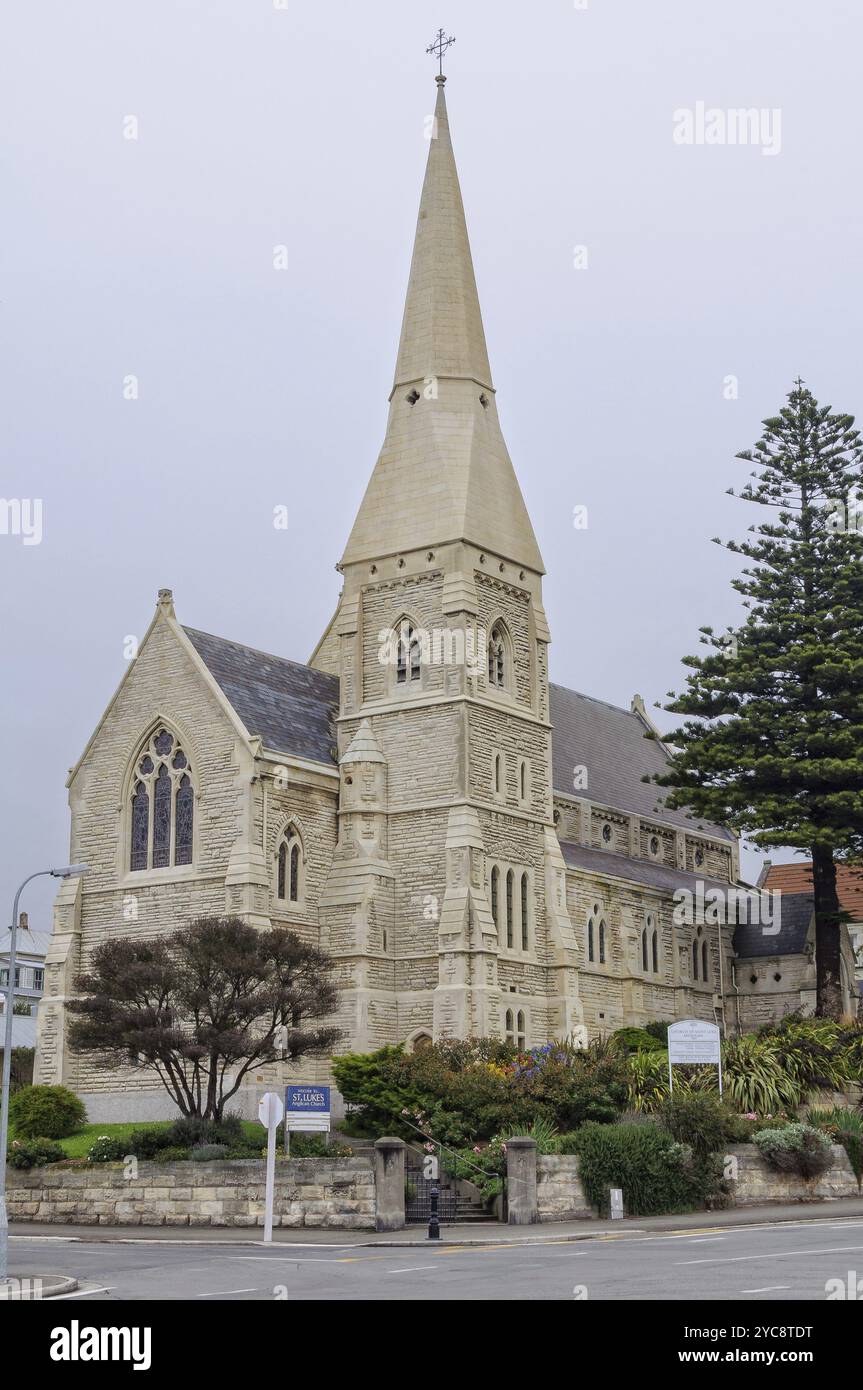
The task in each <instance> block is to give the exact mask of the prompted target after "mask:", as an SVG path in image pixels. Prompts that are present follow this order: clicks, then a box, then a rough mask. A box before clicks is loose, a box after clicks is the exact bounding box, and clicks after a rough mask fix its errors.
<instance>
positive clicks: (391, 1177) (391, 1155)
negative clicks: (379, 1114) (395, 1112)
mask: <svg viewBox="0 0 863 1390" xmlns="http://www.w3.org/2000/svg"><path fill="white" fill-rule="evenodd" d="M404 1224H405V1143H404V1140H403V1139H391V1138H389V1137H385V1138H383V1139H376V1140H375V1230H376V1231H401V1230H403V1229H404Z"/></svg>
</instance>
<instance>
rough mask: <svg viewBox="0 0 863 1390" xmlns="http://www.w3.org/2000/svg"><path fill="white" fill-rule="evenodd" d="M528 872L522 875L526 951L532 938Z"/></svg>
mask: <svg viewBox="0 0 863 1390" xmlns="http://www.w3.org/2000/svg"><path fill="white" fill-rule="evenodd" d="M529 886H530V885H529V884H528V880H527V874H526V873H523V874H522V876H521V949H522V950H523V951H526V950H527V949H528V943H529V940H530V901H529V896H528V888H529Z"/></svg>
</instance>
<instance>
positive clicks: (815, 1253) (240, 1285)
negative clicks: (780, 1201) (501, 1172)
mask: <svg viewBox="0 0 863 1390" xmlns="http://www.w3.org/2000/svg"><path fill="white" fill-rule="evenodd" d="M10 1256H11V1260H10V1263H11V1270H10V1273H12V1274H15V1275H19V1276H21V1275H25V1274H26V1275H31V1276H38V1275H39V1274H40V1273H41V1274H48V1273H53V1274H69V1275H72V1276H74V1277H76V1278H77V1279H78V1280H79V1283H80V1288H79V1290H78V1292H76V1293H73V1294H71V1295H69V1296H68V1299H69V1301H71V1300H77V1301H78V1302H79V1303H84V1304H86V1303H88V1302H99V1301H108V1300H112V1299H141V1300H183V1301H190V1302H194V1301H195V1300H202V1301H224V1302H231V1301H235V1300H248V1301H264V1300H266V1301H270V1300H274V1299H289V1300H291V1301H296V1300H300V1301H302V1300H327V1301H329V1300H365V1299H382V1300H387V1301H390V1300H410V1299H444V1300H466V1301H467V1300H470V1301H480V1300H496V1299H505V1300H515V1299H518V1300H519V1301H524V1300H526V1299H528V1300H549V1299H551V1300H562V1299H563V1300H573V1299H577V1300H582V1299H588V1300H590V1299H601V1300H606V1299H615V1300H630V1299H667V1300H672V1301H673V1300H676V1299H681V1300H683V1299H686V1300H688V1299H704V1300H733V1301H736V1302H754V1301H757V1300H759V1299H764V1300H767V1301H772V1300H774V1299H779V1300H788V1301H795V1300H807V1301H812V1300H814V1301H825V1300H826V1299H827V1291H828V1289H827V1286H828V1281H829V1280H838V1281H841V1282H842V1283H843V1284H844V1285H846V1286H847V1285H848V1282H849V1279H853V1280H854V1281H855V1286H856V1281H857V1280H860V1279H863V1220H861V1219H860V1218H856V1219H855V1218H846V1219H844V1220H843V1219H841V1218H838V1219H835V1220H825V1221H811V1220H810V1221H802V1222H800V1223H796V1224H790V1225H789V1224H783V1225H773V1226H771V1225H758V1226H746V1227H743V1228H739V1229H736V1228H729V1227H727V1226H723V1227H717V1228H714V1229H711V1228H710V1227H709V1226H706V1227H703V1228H701V1229H700V1230H694V1231H685V1232H680V1231H678V1232H667V1233H662V1234H656V1235H648V1234H645V1235H636V1234H634V1233H633V1234H631V1235H629V1234H621V1235H607V1236H596V1237H592V1238H590V1239H588V1240H578V1241H573V1242H562V1241H560V1240H559V1239H558V1240H555V1238H554V1236H553V1235H551V1234H550V1235H549V1237H548V1238H547V1239H545V1238H543V1239H541V1240H536V1239H534V1240H532V1241H531V1242H530V1243H529V1244H524V1245H517V1246H512V1245H501V1244H496V1245H488V1246H483V1247H466V1246H446V1245H442V1246H440V1247H439V1248H435V1247H431V1248H426V1247H417V1246H406V1247H404V1246H403V1247H402V1248H399V1247H385V1246H382V1245H372V1246H359V1245H357V1244H355V1243H352V1244H350V1245H339V1244H338V1243H337V1242H336V1241H335V1240H333V1242H332V1243H324V1242H321V1241H316V1242H315V1243H314V1244H312V1243H310V1244H308V1245H301V1244H299V1243H295V1244H292V1245H291V1246H290V1247H285V1246H281V1247H276V1248H274V1249H264V1248H263V1247H261V1246H254V1245H243V1246H233V1247H232V1246H227V1245H225V1244H223V1243H216V1242H212V1243H206V1242H202V1243H200V1244H192V1243H191V1242H190V1241H180V1242H178V1243H176V1244H172V1243H170V1242H167V1241H166V1242H162V1241H157V1240H152V1239H150V1240H146V1241H142V1242H140V1243H134V1242H130V1243H114V1242H105V1241H101V1242H87V1241H66V1240H62V1239H60V1240H57V1239H36V1240H34V1239H30V1238H21V1237H16V1236H13V1237H12V1239H11V1241H10ZM857 1271H859V1274H858V1273H857ZM833 1287H835V1286H833ZM57 1301H59V1300H57Z"/></svg>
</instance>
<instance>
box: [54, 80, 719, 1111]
mask: <svg viewBox="0 0 863 1390" xmlns="http://www.w3.org/2000/svg"><path fill="white" fill-rule="evenodd" d="M437 81H438V99H437V110H436V121H437V125H436V134H435V138H434V139H432V141H431V143H430V151H429V158H428V167H427V170H426V176H425V183H424V187H423V192H422V198H421V203H420V213H419V219H418V223H417V232H416V242H415V246H414V254H413V262H412V265H411V272H410V281H409V285H408V291H407V302H406V305H405V312H404V319H403V324H402V332H401V341H400V344H399V349H398V355H397V362H396V371H395V381H394V386H393V390H392V394H391V396H390V403H389V417H388V422H387V429H386V437H385V440H384V445H383V448H382V451H381V454H380V457H379V459H378V461H377V464H376V466H375V468H374V471H373V473H372V476H371V480H370V482H369V485H368V488H367V491H366V494H365V497H364V499H363V501H362V504H361V506H360V509H359V513H358V515H357V518H356V521H355V523H354V526H353V530H352V531H351V534H350V537H349V539H348V542H347V546H346V548H345V551H344V553H343V555H342V559H341V562H340V564H339V566H338V569H339V570H340V572H341V575H342V579H343V588H342V591H341V594H340V595H339V598H338V603H337V606H336V611H335V614H334V616H333V618H332V621H331V622H330V624H329V626H328V628H327V630H326V632H325V633H324V634H323V636H322V638H321V640H320V642H319V644H318V646H317V648H316V649H315V651H314V653H313V654H312V657H311V659H310V662H309V663H308V664H307V665H304V664H302V663H299V662H294V661H289V660H286V659H285V658H283V657H277V656H271V655H267V654H265V653H262V652H259V651H255V650H253V649H251V648H249V647H246V646H242V645H240V644H239V643H237V642H233V641H229V640H227V639H226V638H222V637H216V636H212V635H210V634H207V633H203V632H200V631H198V630H197V629H195V628H190V627H185V626H183V625H181V624H180V623H179V622H178V620H177V618H176V615H175V611H174V602H173V598H172V595H171V592H170V591H169V590H167V589H164V590H162V591H161V592H160V594H159V599H158V605H157V608H156V612H155V615H154V618H153V621H152V623H151V624H150V627H149V628H148V631H147V633H146V635H145V637H144V638H143V640H142V642H141V644H140V647H139V652H138V655H137V658H136V659H135V661H134V662H133V663H132V664H131V665H130V666H129V668H128V670H127V672H126V674H125V676H124V678H123V680H122V682H121V684H120V686H119V689H118V690H117V692H116V693H115V695H114V697H113V699H112V700H111V703H110V704H109V706H108V708H107V710H106V711H105V713H104V715H103V716H102V718H101V720H100V722H99V723H98V725H97V727H96V729H95V731H94V733H93V735H92V737H91V739H90V741H89V743H88V745H87V747H86V749H85V750H84V753H83V755H82V757H81V759H80V761H79V762H78V763H77V764H76V766H75V767H74V768H73V769H72V771H71V773H70V777H69V781H68V787H69V802H70V807H71V813H72V835H71V840H72V858H73V859H74V860H86V861H87V862H88V863H89V865H90V872H89V873H88V874H87V875H86V877H84V878H76V879H69V880H66V881H64V882H63V883H62V884H61V887H60V890H59V893H58V897H57V902H56V910H55V921H54V934H53V937H52V940H51V945H50V949H49V952H48V960H47V972H48V991H47V997H46V1000H45V1003H44V1005H43V1008H42V1010H41V1012H40V1019H39V1023H40V1030H39V1048H38V1058H37V1079H38V1080H40V1081H43V1082H49V1081H62V1082H64V1083H65V1084H67V1085H69V1086H71V1087H72V1088H73V1089H74V1090H76V1091H78V1092H79V1093H81V1094H83V1095H84V1097H85V1099H86V1101H87V1104H88V1107H89V1109H90V1113H91V1115H92V1117H93V1118H94V1119H110V1118H120V1117H121V1116H125V1115H132V1114H135V1115H148V1114H149V1115H154V1114H157V1113H159V1112H160V1111H161V1110H164V1109H167V1108H169V1102H168V1101H167V1099H166V1098H165V1097H164V1096H163V1093H162V1092H161V1089H160V1087H159V1086H158V1083H157V1082H155V1081H154V1080H149V1079H148V1078H147V1077H146V1076H139V1077H137V1078H136V1080H135V1084H134V1087H132V1086H130V1085H129V1081H128V1078H127V1077H124V1076H119V1075H118V1074H116V1073H106V1072H104V1071H102V1070H100V1069H99V1068H98V1067H97V1066H96V1065H94V1064H93V1063H92V1062H91V1061H90V1060H89V1059H84V1058H80V1057H76V1056H73V1055H71V1054H70V1053H69V1051H68V1049H67V1046H66V1018H65V1009H64V1002H65V1000H66V999H67V998H68V997H69V995H70V994H71V993H72V991H73V980H74V977H75V975H76V974H77V973H78V972H79V971H80V970H81V968H82V967H83V966H84V965H85V964H86V962H87V960H88V958H89V956H90V954H91V952H92V951H93V949H94V948H95V947H96V946H97V945H98V944H99V943H100V942H103V941H106V940H109V939H110V938H111V937H112V936H118V935H121V934H129V933H138V934H140V935H141V936H151V935H156V934H159V933H162V932H165V931H167V930H169V929H171V928H173V927H175V926H177V925H178V924H181V923H185V922H188V921H190V920H191V919H192V918H194V917H196V916H197V915H200V914H203V913H224V912H228V913H236V914H240V915H242V916H243V917H245V918H246V919H247V920H248V921H250V922H253V923H257V924H259V925H261V926H265V925H269V924H270V923H276V924H279V925H284V926H289V927H291V928H292V929H294V930H296V931H298V932H300V933H302V934H303V935H304V936H305V937H307V938H308V939H309V940H310V941H314V942H317V943H319V944H320V945H321V947H323V948H324V949H325V950H326V951H328V952H329V953H330V954H331V955H332V956H333V957H335V960H336V963H337V975H338V981H339V984H340V986H341V1008H340V1010H339V1014H338V1023H339V1024H340V1026H341V1028H342V1029H343V1037H344V1040H343V1043H342V1046H343V1047H344V1048H352V1049H370V1048H375V1047H379V1046H381V1045H382V1044H384V1043H395V1042H398V1041H405V1042H406V1043H407V1044H408V1045H409V1046H422V1045H424V1044H425V1043H427V1042H428V1040H429V1039H431V1038H439V1037H442V1036H446V1035H455V1036H466V1035H470V1034H489V1035H497V1036H500V1037H503V1036H506V1037H509V1038H512V1039H513V1040H514V1041H515V1042H517V1043H519V1044H520V1045H525V1046H530V1045H532V1044H536V1043H541V1042H543V1041H545V1040H546V1039H548V1038H550V1037H554V1036H560V1035H563V1034H569V1033H572V1032H576V1033H577V1034H578V1035H579V1036H581V1037H586V1036H587V1035H588V1034H590V1035H596V1034H598V1033H602V1032H610V1031H611V1030H613V1029H615V1028H618V1027H620V1026H621V1025H622V1024H629V1023H642V1022H646V1021H648V1020H650V1019H654V1018H664V1019H669V1020H671V1019H675V1018H683V1017H691V1016H695V1017H699V1018H708V1019H713V1018H719V1019H720V1020H722V1021H723V1022H725V1023H726V1024H727V1026H728V1027H733V1026H734V1024H735V1010H734V1002H733V998H732V996H731V977H732V960H733V943H732V935H733V926H711V925H707V924H705V923H702V922H697V921H694V920H693V921H690V922H688V923H687V922H686V921H683V922H681V921H679V920H676V918H675V910H674V909H675V901H674V895H675V893H680V892H681V891H683V892H689V893H691V894H692V895H693V897H695V896H697V893H698V890H699V886H700V887H701V888H702V889H703V888H704V887H705V885H706V886H707V887H708V888H710V889H714V890H715V891H717V892H718V893H719V894H720V895H721V894H722V893H723V892H725V891H726V890H727V889H728V888H729V886H730V885H732V884H734V883H736V881H737V878H738V873H739V868H738V847H737V842H736V839H735V837H734V836H733V835H732V834H731V833H729V831H727V830H725V829H723V828H722V827H721V826H715V825H710V824H707V823H705V822H702V821H699V820H695V819H692V818H691V817H689V816H687V815H685V814H684V813H683V812H681V811H671V810H668V809H667V807H666V806H665V804H664V801H663V798H662V796H661V795H660V794H659V793H658V790H657V788H656V787H655V786H651V785H649V784H646V783H645V782H644V781H643V780H642V778H643V777H644V776H649V775H650V774H652V773H655V772H658V771H661V770H662V768H663V767H664V766H665V763H666V754H665V751H664V749H663V747H662V744H661V743H660V742H659V741H658V740H655V739H653V738H651V737H648V735H650V734H652V732H653V731H652V728H651V725H650V721H649V719H648V717H647V714H646V712H645V708H644V705H643V703H642V701H641V699H640V698H639V697H637V696H636V697H635V699H634V700H633V702H632V706H631V708H630V709H619V708H616V707H615V706H612V705H609V704H606V703H604V702H603V701H601V700H595V699H591V698H590V697H589V696H586V695H582V694H578V693H576V692H575V691H571V690H566V689H563V688H562V687H560V686H556V685H553V684H551V683H550V680H549V664H548V655H549V642H550V633H549V628H548V623H547V620H546V615H545V610H544V608H543V601H542V583H543V574H544V567H543V562H542V557H541V555H540V553H539V548H538V546H537V542H536V538H535V536H534V533H533V528H532V526H531V522H530V518H529V517H528V514H527V510H526V508H525V504H524V501H523V498H522V495H521V492H520V490H519V486H518V482H517V480H516V476H515V473H514V471H513V467H512V464H511V462H510V458H509V455H508V453H507V449H506V445H505V443H504V440H503V436H502V434H501V430H500V424H499V421H498V414H497V401H496V396H495V390H494V386H493V384H492V379H491V370H490V367H489V362H488V356H487V352H486V344H485V334H484V331H483V324H482V318H481V315H480V307H479V300H478V297H477V291H476V284H475V280H474V272H473V266H472V262H471V254H470V248H469V245H468V236H467V229H466V225H465V219H464V211H463V207H462V200H461V194H460V191H459V184H458V178H457V174H456V168H455V162H454V158H453V152H452V146H451V143H450V134H449V124H448V120H447V112H446V106H445V102H444V87H443V83H444V79H443V78H438V79H437ZM536 327H537V331H539V325H537V326H536ZM334 539H335V538H330V537H325V536H322V537H321V538H320V540H321V544H322V545H323V544H327V543H333V542H334ZM285 582H286V584H288V585H292V586H293V588H294V590H296V586H297V584H299V583H301V582H302V576H301V575H299V574H296V575H290V574H287V573H286V575H285ZM740 988H741V990H743V989H744V986H743V985H741V986H740ZM327 1070H328V1068H327V1064H326V1062H321V1063H319V1064H313V1063H304V1064H303V1067H302V1074H303V1078H304V1079H306V1078H307V1079H309V1080H322V1079H324V1078H325V1077H326V1075H327ZM285 1078H286V1072H285V1070H284V1069H283V1068H272V1069H269V1070H268V1071H267V1072H265V1073H264V1072H262V1073H261V1074H259V1075H256V1076H255V1077H254V1083H255V1085H259V1084H261V1083H263V1082H264V1081H265V1080H266V1081H267V1083H268V1084H271V1085H274V1084H278V1083H279V1082H280V1081H283V1080H284V1079H285ZM253 1091H254V1086H251V1087H250V1088H249V1090H248V1091H247V1092H246V1094H245V1095H244V1097H243V1098H242V1099H243V1103H244V1104H246V1105H247V1106H248V1105H250V1104H251V1099H252V1095H253Z"/></svg>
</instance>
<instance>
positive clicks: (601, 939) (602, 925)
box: [599, 918, 605, 965]
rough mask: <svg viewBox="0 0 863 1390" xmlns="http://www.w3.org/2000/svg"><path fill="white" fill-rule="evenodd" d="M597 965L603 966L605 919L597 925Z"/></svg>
mask: <svg viewBox="0 0 863 1390" xmlns="http://www.w3.org/2000/svg"><path fill="white" fill-rule="evenodd" d="M599 963H600V965H605V918H603V919H602V920H601V921H600V924H599Z"/></svg>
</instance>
